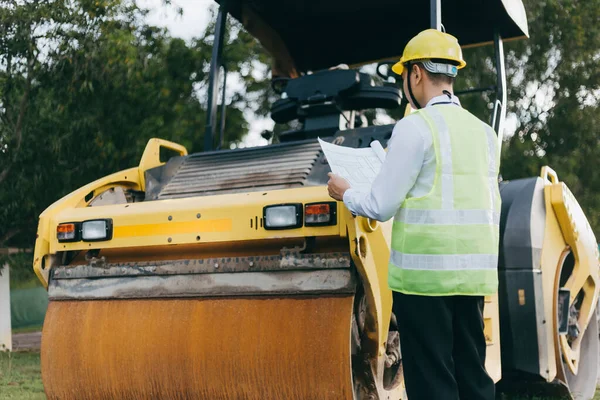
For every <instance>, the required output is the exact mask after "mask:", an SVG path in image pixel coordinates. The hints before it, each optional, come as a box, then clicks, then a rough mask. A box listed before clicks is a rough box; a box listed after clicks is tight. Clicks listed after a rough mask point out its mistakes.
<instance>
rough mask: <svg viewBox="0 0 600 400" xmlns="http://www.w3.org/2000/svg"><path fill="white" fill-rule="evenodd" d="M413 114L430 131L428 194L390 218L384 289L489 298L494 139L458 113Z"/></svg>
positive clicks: (495, 211) (493, 254)
mask: <svg viewBox="0 0 600 400" xmlns="http://www.w3.org/2000/svg"><path fill="white" fill-rule="evenodd" d="M415 114H417V115H419V117H420V118H423V119H424V120H425V122H426V123H427V125H429V128H430V130H431V131H432V136H433V143H434V148H435V153H436V174H435V182H434V185H433V188H432V190H431V192H430V193H429V194H428V195H426V196H424V197H420V198H409V199H406V200H405V202H404V203H403V204H402V207H401V208H400V210H399V212H398V213H397V214H396V216H395V218H394V227H393V231H392V249H391V256H390V267H389V270H388V281H389V286H390V288H391V289H392V290H397V291H401V292H404V293H411V294H424V295H451V294H465V295H487V294H492V293H494V292H495V291H496V289H497V283H498V281H497V272H496V269H497V263H498V241H499V222H500V195H499V190H498V181H497V177H498V162H497V157H498V153H497V147H496V146H497V144H496V143H497V141H496V135H495V133H494V131H493V129H492V128H491V127H490V126H488V125H487V124H484V123H483V122H481V121H479V120H478V119H476V118H475V117H474V116H472V115H471V114H470V113H469V112H468V111H466V110H464V109H462V108H460V107H455V106H435V107H427V108H425V109H422V110H419V111H418V112H416V113H415ZM415 117H417V116H415Z"/></svg>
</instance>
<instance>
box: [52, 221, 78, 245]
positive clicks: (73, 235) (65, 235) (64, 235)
mask: <svg viewBox="0 0 600 400" xmlns="http://www.w3.org/2000/svg"><path fill="white" fill-rule="evenodd" d="M78 236H79V226H78V224H76V223H73V222H69V223H65V224H59V225H58V226H57V227H56V238H57V239H58V241H59V242H75V241H77V240H79V238H78Z"/></svg>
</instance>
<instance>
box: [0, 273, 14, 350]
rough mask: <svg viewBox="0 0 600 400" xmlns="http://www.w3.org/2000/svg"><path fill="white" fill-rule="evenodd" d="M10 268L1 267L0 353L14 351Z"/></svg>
mask: <svg viewBox="0 0 600 400" xmlns="http://www.w3.org/2000/svg"><path fill="white" fill-rule="evenodd" d="M9 283H10V275H9V266H8V264H4V266H0V351H4V350H8V351H12V331H11V325H10V284H9Z"/></svg>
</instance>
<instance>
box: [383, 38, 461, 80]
mask: <svg viewBox="0 0 600 400" xmlns="http://www.w3.org/2000/svg"><path fill="white" fill-rule="evenodd" d="M432 58H437V59H442V60H449V61H453V62H454V63H457V64H458V65H457V66H456V68H457V69H461V68H464V67H465V66H466V65H467V63H466V62H465V60H464V59H463V56H462V49H461V48H460V45H459V44H458V40H457V39H456V38H455V37H454V36H452V35H449V34H447V33H444V32H440V31H438V30H437V29H427V30H424V31H422V32H421V33H419V34H418V35H417V36H415V37H414V38H412V39H411V40H410V42H408V44H407V45H406V47H405V48H404V53H402V58H400V61H398V62H397V63H396V64H394V65H393V66H392V71H394V72H395V73H396V74H398V75H402V71H404V64H405V63H407V62H409V61H413V60H428V59H432Z"/></svg>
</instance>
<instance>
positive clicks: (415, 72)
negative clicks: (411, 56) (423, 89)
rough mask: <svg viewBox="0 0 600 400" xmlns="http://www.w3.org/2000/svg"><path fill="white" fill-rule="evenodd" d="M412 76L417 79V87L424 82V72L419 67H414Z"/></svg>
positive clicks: (414, 65)
mask: <svg viewBox="0 0 600 400" xmlns="http://www.w3.org/2000/svg"><path fill="white" fill-rule="evenodd" d="M412 75H413V76H414V77H415V81H414V82H415V86H416V85H418V84H420V83H421V82H422V81H423V70H422V69H421V67H420V66H419V65H416V64H413V65H412Z"/></svg>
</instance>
